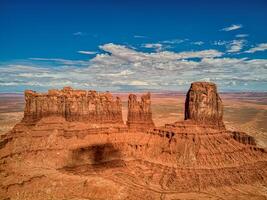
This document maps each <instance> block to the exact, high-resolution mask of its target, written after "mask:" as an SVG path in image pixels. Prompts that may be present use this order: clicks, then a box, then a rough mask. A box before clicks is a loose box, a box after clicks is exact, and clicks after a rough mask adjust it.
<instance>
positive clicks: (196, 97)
mask: <svg viewBox="0 0 267 200" xmlns="http://www.w3.org/2000/svg"><path fill="white" fill-rule="evenodd" d="M185 120H193V121H195V122H198V123H203V124H207V125H216V126H218V127H224V124H223V105H222V100H221V98H220V96H219V94H218V93H217V87H216V85H215V84H214V83H210V82H194V83H192V84H191V87H190V89H189V91H188V92H187V95H186V101H185Z"/></svg>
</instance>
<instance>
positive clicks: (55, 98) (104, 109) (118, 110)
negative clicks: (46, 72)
mask: <svg viewBox="0 0 267 200" xmlns="http://www.w3.org/2000/svg"><path fill="white" fill-rule="evenodd" d="M48 116H59V117H63V118H65V119H66V120H67V121H83V122H88V123H90V122H91V123H123V121H122V104H121V100H120V99H119V98H118V97H117V98H116V99H113V97H112V95H111V94H110V93H108V92H106V93H98V92H96V91H91V90H90V91H86V90H73V89H72V88H71V87H64V88H63V89H62V90H49V91H48V93H37V92H34V91H31V90H26V91H25V110H24V119H23V121H24V122H34V121H38V120H40V119H41V118H43V117H48Z"/></svg>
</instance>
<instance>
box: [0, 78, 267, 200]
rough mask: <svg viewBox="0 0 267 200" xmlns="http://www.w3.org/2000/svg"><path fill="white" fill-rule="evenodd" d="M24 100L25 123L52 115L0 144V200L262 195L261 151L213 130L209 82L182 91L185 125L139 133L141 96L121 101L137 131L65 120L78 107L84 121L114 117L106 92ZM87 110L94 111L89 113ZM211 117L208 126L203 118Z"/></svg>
mask: <svg viewBox="0 0 267 200" xmlns="http://www.w3.org/2000/svg"><path fill="white" fill-rule="evenodd" d="M195 87H196V88H195ZM25 95H26V108H25V119H26V118H27V117H28V118H29V119H30V120H36V119H39V118H41V117H43V116H47V115H48V116H50V115H52V116H53V117H47V118H44V119H42V120H39V121H38V122H37V123H35V124H33V125H31V126H28V124H25V123H19V124H17V125H16V126H15V127H14V128H13V130H12V131H10V132H9V133H8V134H6V135H3V136H1V137H0V172H1V173H0V199H8V198H10V199H40V200H43V199H66V198H67V199H79V198H82V199H85V198H86V199H132V200H136V199H162V198H163V199H181V198H183V197H181V195H183V194H185V193H188V194H189V195H190V196H189V198H183V199H192V198H193V196H194V197H195V198H194V199H240V198H239V197H242V198H241V199H263V198H265V196H266V195H265V196H264V195H263V194H266V191H265V190H264V189H265V186H266V183H267V152H266V150H264V149H262V148H258V147H257V146H256V145H255V144H256V143H255V141H254V139H253V138H252V137H251V136H249V135H247V134H245V133H240V132H231V131H227V130H225V129H221V128H220V127H218V126H217V125H218V124H220V123H222V106H221V101H220V99H219V97H218V94H217V92H216V87H215V85H214V84H210V83H197V85H195V84H193V85H192V86H191V89H190V91H189V94H188V97H187V103H188V105H187V107H186V109H185V110H186V112H188V113H186V119H187V120H185V121H179V122H175V123H170V124H166V125H165V126H164V127H158V128H153V129H149V130H148V131H146V132H145V131H139V130H140V128H142V127H144V128H147V127H153V126H154V123H153V121H152V116H151V109H150V104H151V102H150V95H149V94H147V95H143V96H142V98H141V101H138V100H137V97H136V96H135V95H130V96H129V104H128V107H129V113H128V121H127V124H128V126H129V128H130V129H131V128H134V130H137V131H128V129H127V128H126V127H124V126H121V127H120V126H117V125H116V126H114V127H112V124H101V126H91V124H89V123H87V121H86V123H78V122H75V123H73V122H70V121H72V120H77V119H78V120H80V119H84V118H83V117H84V116H87V115H84V113H86V114H87V112H88V110H90V111H92V112H93V113H95V115H93V116H95V118H93V119H98V120H99V118H100V116H101V115H103V116H102V119H110V118H112V119H114V116H116V115H115V114H116V113H117V112H119V113H120V111H119V110H120V109H121V105H120V102H118V100H115V101H114V100H112V98H111V95H109V94H99V93H96V92H93V91H82V90H79V91H78V90H75V91H73V90H72V89H71V88H64V89H63V90H61V91H58V90H50V91H49V92H48V94H38V93H35V92H32V91H26V92H25ZM190 97H192V100H191V99H190ZM215 101H216V102H217V103H216V102H215ZM86 102H87V103H86ZM190 103H191V104H190ZM89 104H90V105H91V106H92V105H95V107H93V108H92V109H89V108H91V107H89V106H88V105H89ZM114 104H115V105H117V106H118V107H116V106H114ZM203 104H204V106H203ZM83 105H85V106H84V107H83ZM109 106H110V107H112V108H113V110H112V109H111V108H110V107H109ZM216 106H217V107H216ZM99 107H101V108H102V109H99ZM206 109H207V110H206ZM106 111H109V112H110V113H113V114H114V115H112V117H110V118H108V116H110V115H111V114H106V113H109V112H106ZM115 111H116V112H115ZM54 115H58V116H59V117H54ZM99 115H100V116H99ZM62 116H64V117H65V119H68V120H64V119H62ZM118 116H119V115H118ZM212 116H214V117H215V121H210V120H211V119H212ZM56 119H57V120H56ZM115 119H116V118H115ZM118 119H119V121H120V119H121V118H118ZM211 122H212V123H211ZM210 123H211V124H210ZM214 124H215V125H214ZM137 132H138V134H137ZM1 175H2V176H1ZM248 184H251V185H252V184H256V188H255V189H253V190H254V192H253V190H249V193H247V192H246V191H247V190H248V187H247V186H248ZM241 186H242V187H243V186H244V190H243V191H240V187H241ZM44 188H45V190H44ZM216 188H217V191H222V192H221V195H220V196H216V195H217V194H216V195H214V193H215V192H214V191H216V190H215V189H216ZM225 188H226V189H225ZM231 188H232V189H231ZM260 188H263V189H262V191H263V192H262V191H260ZM233 192H238V193H237V194H238V196H234V195H233ZM255 193H256V195H255ZM197 194H205V196H201V197H200V196H196V195H197ZM206 194H210V195H209V196H207V195H206ZM163 195H164V196H163ZM257 197H259V198H257Z"/></svg>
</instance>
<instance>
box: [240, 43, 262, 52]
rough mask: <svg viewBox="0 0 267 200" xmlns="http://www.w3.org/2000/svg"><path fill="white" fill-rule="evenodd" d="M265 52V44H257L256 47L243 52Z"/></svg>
mask: <svg viewBox="0 0 267 200" xmlns="http://www.w3.org/2000/svg"><path fill="white" fill-rule="evenodd" d="M266 50H267V43H261V44H258V45H257V46H256V47H253V48H251V49H249V50H247V51H245V53H255V52H256V51H266Z"/></svg>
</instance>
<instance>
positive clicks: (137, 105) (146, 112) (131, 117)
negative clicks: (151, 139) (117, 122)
mask: <svg viewBox="0 0 267 200" xmlns="http://www.w3.org/2000/svg"><path fill="white" fill-rule="evenodd" d="M127 126H128V127H129V128H130V129H138V130H147V129H149V128H153V127H155V125H154V122H153V120H152V112H151V101H150V93H147V94H144V95H142V96H141V101H138V100H137V96H136V95H134V94H130V95H129V97H128V117H127Z"/></svg>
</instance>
